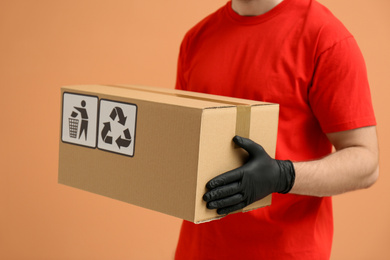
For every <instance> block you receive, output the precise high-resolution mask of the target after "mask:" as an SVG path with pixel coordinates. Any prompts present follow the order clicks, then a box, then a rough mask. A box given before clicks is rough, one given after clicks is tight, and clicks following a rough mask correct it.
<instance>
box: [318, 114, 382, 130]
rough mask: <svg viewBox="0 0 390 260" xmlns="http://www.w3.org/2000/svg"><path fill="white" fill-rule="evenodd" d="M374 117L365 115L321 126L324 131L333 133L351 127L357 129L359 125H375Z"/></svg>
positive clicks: (350, 128)
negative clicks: (365, 116)
mask: <svg viewBox="0 0 390 260" xmlns="http://www.w3.org/2000/svg"><path fill="white" fill-rule="evenodd" d="M376 124H377V123H376V119H375V118H373V117H367V118H362V119H360V120H354V121H350V122H344V123H340V124H335V125H329V126H326V127H322V129H323V131H324V133H326V134H328V133H335V132H341V131H347V130H352V129H357V128H361V127H367V126H376Z"/></svg>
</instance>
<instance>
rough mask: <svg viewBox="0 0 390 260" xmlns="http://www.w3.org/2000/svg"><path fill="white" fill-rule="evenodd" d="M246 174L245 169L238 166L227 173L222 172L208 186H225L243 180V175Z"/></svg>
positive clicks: (210, 187) (209, 187) (210, 188)
mask: <svg viewBox="0 0 390 260" xmlns="http://www.w3.org/2000/svg"><path fill="white" fill-rule="evenodd" d="M243 175H244V171H243V169H242V168H241V167H240V168H237V169H234V170H231V171H228V172H225V173H222V174H221V175H218V176H217V177H215V178H213V179H211V180H210V181H209V182H208V183H207V184H206V188H207V189H209V190H212V189H214V188H216V187H219V186H223V185H226V184H229V183H232V182H236V181H239V180H241V178H242V176H243Z"/></svg>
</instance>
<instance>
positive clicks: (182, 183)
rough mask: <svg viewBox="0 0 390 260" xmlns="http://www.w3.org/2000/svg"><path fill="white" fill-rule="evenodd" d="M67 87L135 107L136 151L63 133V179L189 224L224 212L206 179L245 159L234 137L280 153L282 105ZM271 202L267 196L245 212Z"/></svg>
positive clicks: (154, 91)
mask: <svg viewBox="0 0 390 260" xmlns="http://www.w3.org/2000/svg"><path fill="white" fill-rule="evenodd" d="M65 92H66V93H78V94H82V95H93V96H97V97H98V99H99V100H103V99H105V100H111V101H116V102H124V103H126V104H127V103H130V104H135V105H136V106H137V117H136V130H135V136H133V137H132V142H134V143H133V144H134V155H133V156H125V155H123V154H118V153H113V152H108V151H105V150H102V149H99V148H98V147H97V148H89V147H84V146H80V145H75V144H72V143H66V142H63V141H62V138H61V139H60V160H59V177H58V181H59V183H62V184H66V185H69V186H72V187H76V188H79V189H83V190H86V191H89V192H93V193H97V194H100V195H103V196H107V197H111V198H114V199H117V200H121V201H125V202H128V203H131V204H134V205H138V206H141V207H145V208H148V209H152V210H156V211H159V212H162V213H165V214H169V215H172V216H175V217H178V218H182V219H186V220H188V221H192V222H195V223H198V222H203V221H208V220H211V219H214V218H217V217H219V216H218V215H217V214H216V212H215V210H208V209H207V208H206V205H205V202H204V201H203V200H202V196H203V194H204V192H205V184H206V183H207V181H208V180H210V179H211V178H212V177H214V176H216V175H219V174H221V173H223V172H225V171H228V170H231V169H233V168H236V167H238V166H240V165H241V164H242V163H243V160H244V157H245V154H244V153H243V151H242V149H237V148H236V147H235V146H234V145H233V142H232V137H233V136H234V135H235V134H236V133H237V131H238V132H240V131H241V133H240V134H241V135H245V134H247V135H249V136H248V137H250V138H252V139H253V140H255V141H257V142H259V143H261V144H262V145H263V146H264V148H265V149H266V150H267V152H268V153H270V154H271V155H274V153H275V144H276V132H277V122H278V108H279V107H278V105H276V104H269V103H261V102H256V101H249V100H248V101H247V100H242V99H234V98H225V97H219V96H212V95H207V94H200V93H191V92H186V91H177V90H168V89H160V88H152V87H140V86H103V85H93V86H92V85H91V86H71V87H64V88H62V95H63V93H65ZM237 105H238V106H239V109H237ZM237 111H238V112H237ZM240 115H241V116H240ZM242 115H243V116H244V117H242ZM61 116H64V117H67V116H69V115H62V114H61ZM245 117H247V118H245ZM237 121H238V122H240V125H239V126H237V124H236V123H237ZM64 122H65V121H64ZM101 123H102V122H99V124H101ZM61 129H62V127H61ZM238 129H241V130H238ZM99 134H102V133H99V132H98V133H97V135H99ZM270 202H271V198H270V197H267V198H265V199H263V200H261V201H259V202H257V203H254V204H252V205H250V206H249V207H247V208H246V209H244V210H250V209H254V208H258V207H262V206H266V205H269V204H270Z"/></svg>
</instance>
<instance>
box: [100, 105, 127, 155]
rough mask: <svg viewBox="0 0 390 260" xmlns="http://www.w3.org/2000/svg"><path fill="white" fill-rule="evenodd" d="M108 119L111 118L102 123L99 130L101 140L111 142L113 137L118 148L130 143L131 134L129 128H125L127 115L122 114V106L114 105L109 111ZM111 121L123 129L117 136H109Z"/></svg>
mask: <svg viewBox="0 0 390 260" xmlns="http://www.w3.org/2000/svg"><path fill="white" fill-rule="evenodd" d="M110 119H111V120H109V121H108V122H104V123H103V125H104V127H103V130H102V132H101V137H102V140H103V141H104V142H105V143H106V144H112V143H113V139H115V143H116V144H117V145H118V148H119V149H121V148H122V147H129V145H130V144H131V134H130V130H129V128H126V120H127V117H126V116H125V115H124V113H123V110H122V108H120V107H114V108H113V109H112V111H111V113H110ZM111 123H113V124H119V125H116V126H115V127H116V128H118V126H119V127H121V128H123V129H124V130H123V131H122V133H121V134H120V135H119V136H118V137H113V136H111V133H110V132H111Z"/></svg>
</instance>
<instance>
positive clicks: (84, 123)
mask: <svg viewBox="0 0 390 260" xmlns="http://www.w3.org/2000/svg"><path fill="white" fill-rule="evenodd" d="M85 105H86V102H85V100H83V101H81V106H82V107H74V108H75V109H76V110H77V111H78V112H79V113H80V116H81V125H80V134H79V139H80V137H81V135H82V134H83V133H84V136H85V140H87V132H88V113H87V109H86V108H85ZM77 115H78V113H77V112H75V111H73V112H72V114H71V117H73V118H75V117H77Z"/></svg>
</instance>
